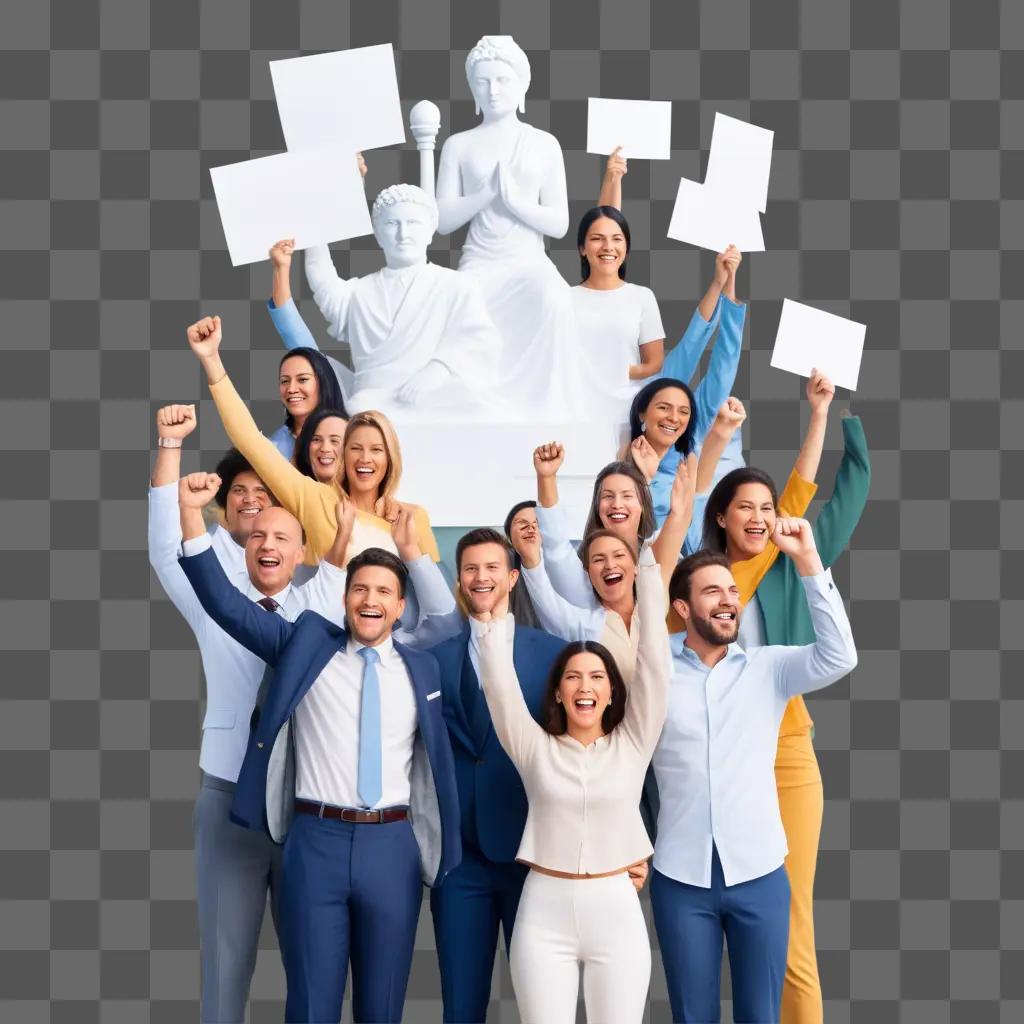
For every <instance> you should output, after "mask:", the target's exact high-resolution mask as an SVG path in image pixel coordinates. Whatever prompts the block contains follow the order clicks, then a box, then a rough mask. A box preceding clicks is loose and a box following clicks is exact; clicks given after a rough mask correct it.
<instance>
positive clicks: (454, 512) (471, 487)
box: [394, 411, 621, 529]
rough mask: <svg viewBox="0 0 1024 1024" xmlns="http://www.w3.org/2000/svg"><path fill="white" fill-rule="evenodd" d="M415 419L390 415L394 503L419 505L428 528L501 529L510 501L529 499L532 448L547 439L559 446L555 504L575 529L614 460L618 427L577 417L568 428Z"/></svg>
mask: <svg viewBox="0 0 1024 1024" xmlns="http://www.w3.org/2000/svg"><path fill="white" fill-rule="evenodd" d="M432 419H433V422H424V421H423V420H422V419H420V420H419V421H418V422H417V421H416V420H415V418H414V417H410V418H409V419H405V418H403V417H402V415H401V414H400V413H399V414H396V416H395V419H394V423H395V429H396V430H397V431H398V436H399V439H400V441H401V444H402V483H401V486H400V488H399V493H398V497H399V499H400V500H401V499H406V500H408V501H411V502H415V503H416V504H417V505H422V506H423V507H424V508H425V509H426V510H427V512H428V513H429V515H430V521H431V523H432V524H433V525H434V526H463V527H465V526H494V527H497V528H499V529H500V528H501V525H502V523H504V521H505V516H507V515H508V512H509V509H511V508H512V506H513V505H515V504H516V503H517V502H520V501H525V500H527V499H529V498H534V499H535V498H536V497H537V478H536V475H535V473H534V469H533V450H534V449H535V448H536V447H537V446H538V445H541V444H546V443H547V442H549V441H559V442H561V443H562V444H564V445H565V451H566V455H565V464H564V465H563V466H562V469H561V470H560V471H559V473H558V493H559V500H560V502H561V503H562V504H563V505H564V506H565V509H566V512H567V514H568V517H569V522H570V523H571V524H572V525H573V526H574V527H577V528H579V527H582V525H583V523H584V521H585V520H586V516H587V511H588V509H589V507H590V497H591V494H592V492H593V488H594V477H595V476H596V475H597V473H598V471H599V470H600V469H601V468H602V467H603V466H605V465H607V464H608V463H609V462H612V461H613V460H614V458H615V454H616V451H617V449H618V446H619V444H620V443H621V437H620V434H619V430H618V428H616V427H614V426H613V425H611V424H609V423H608V422H602V423H588V422H584V421H580V420H577V421H575V422H569V423H561V424H557V423H550V422H545V423H526V422H524V421H523V420H522V419H521V418H520V419H519V420H518V421H512V422H500V423H499V422H493V421H490V420H483V419H479V420H476V421H475V422H467V421H466V420H463V421H462V422H455V421H451V422H445V421H444V419H443V414H439V413H438V412H437V411H435V412H434V414H433V417H432Z"/></svg>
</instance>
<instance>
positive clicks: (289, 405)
mask: <svg viewBox="0 0 1024 1024" xmlns="http://www.w3.org/2000/svg"><path fill="white" fill-rule="evenodd" d="M277 385H278V391H279V394H280V396H281V404H282V405H283V406H284V411H285V421H284V423H282V424H281V426H280V427H278V428H277V430H275V431H274V433H273V434H271V435H270V440H271V441H273V442H274V444H275V445H276V446H277V449H278V451H280V452H281V454H282V455H284V456H285V458H289V459H290V458H291V457H292V454H293V450H294V447H295V443H296V439H297V438H298V436H299V434H300V433H301V431H302V428H303V426H304V425H305V423H306V420H307V419H308V418H309V417H310V416H311V415H312V414H313V413H314V412H315V411H316V410H318V409H334V410H336V415H340V416H341V417H342V418H343V419H347V417H348V414H347V413H346V412H345V400H344V398H343V397H342V394H341V388H340V387H339V386H338V379H337V377H336V375H335V373H334V371H333V370H332V369H331V365H330V363H329V362H328V361H327V358H326V357H325V356H324V355H323V354H322V353H320V352H318V351H317V350H316V349H314V348H295V349H292V351H290V352H287V353H285V355H284V356H283V357H282V358H281V364H280V367H279V369H278V382H277Z"/></svg>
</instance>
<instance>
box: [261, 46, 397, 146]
mask: <svg viewBox="0 0 1024 1024" xmlns="http://www.w3.org/2000/svg"><path fill="white" fill-rule="evenodd" d="M270 77H271V79H272V80H273V83H274V96H275V97H276V99H277V112H278V116H279V117H280V118H281V128H282V130H283V132H284V139H285V143H286V144H287V146H288V149H289V150H290V151H292V152H294V151H297V150H302V149H317V148H319V147H321V146H335V145H337V146H347V147H348V148H349V149H351V150H352V151H353V152H356V151H357V150H367V149H377V148H379V147H381V146H394V145H398V144H400V143H403V142H405V124H404V122H403V120H402V106H401V103H400V102H399V98H398V76H397V75H396V74H395V54H394V50H393V49H392V46H391V44H390V43H382V44H380V45H379V46H360V47H357V48H356V49H354V50H336V51H335V52H333V53H315V54H312V55H310V56H308V57H289V58H287V59H285V60H272V61H271V62H270Z"/></svg>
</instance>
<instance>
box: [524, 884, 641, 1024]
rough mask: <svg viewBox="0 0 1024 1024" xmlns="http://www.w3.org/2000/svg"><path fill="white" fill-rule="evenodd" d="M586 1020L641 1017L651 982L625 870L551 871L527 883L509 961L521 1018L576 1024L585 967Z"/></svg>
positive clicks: (623, 1022) (622, 1022) (599, 1022)
mask: <svg viewBox="0 0 1024 1024" xmlns="http://www.w3.org/2000/svg"><path fill="white" fill-rule="evenodd" d="M581 963H582V964H583V999H584V1002H585V1003H586V1007H587V1022H588V1024H640V1021H641V1020H642V1019H643V1014H644V1004H645V1002H646V999H647V989H648V987H649V986H650V982H651V944H650V940H649V938H648V936H647V925H646V924H645V922H644V915H643V911H642V910H641V909H640V897H639V895H638V894H637V891H636V890H635V889H634V888H633V883H632V882H631V881H630V880H629V876H628V875H627V874H626V872H623V873H622V874H621V875H612V876H610V877H608V878H585V879H572V878H552V877H551V876H550V875H543V874H541V873H540V872H538V871H531V872H530V874H529V875H527V877H526V884H525V885H524V886H523V895H522V898H521V899H520V901H519V912H518V913H517V914H516V923H515V929H514V930H513V932H512V952H511V957H510V961H509V964H510V967H511V969H512V984H513V986H514V987H515V991H516V1002H517V1003H518V1004H519V1015H520V1017H521V1019H522V1024H572V1022H573V1021H575V1019H576V999H577V996H578V993H579V982H580V969H579V965H580V964H581Z"/></svg>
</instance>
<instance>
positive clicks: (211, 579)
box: [178, 473, 294, 666]
mask: <svg viewBox="0 0 1024 1024" xmlns="http://www.w3.org/2000/svg"><path fill="white" fill-rule="evenodd" d="M219 486H220V477H219V476H217V474H216V473H192V474H191V475H190V476H187V477H183V478H182V479H181V481H180V482H179V484H178V504H179V510H180V514H181V536H182V550H183V552H184V556H183V557H182V558H181V559H179V564H180V566H181V569H182V571H183V572H184V574H185V576H186V577H187V578H188V581H189V583H190V584H191V585H192V589H193V590H194V591H195V593H196V597H198V598H199V602H200V604H201V605H202V606H203V608H204V610H205V611H206V614H207V615H209V616H210V618H211V619H213V621H214V622H216V623H217V625H218V626H220V628H221V629H223V630H224V632H225V633H227V634H228V636H230V637H233V638H234V639H235V640H237V641H238V642H239V643H240V644H241V645H242V646H243V647H245V648H246V649H247V650H250V651H252V653H253V654H255V655H256V657H257V658H260V659H261V660H263V661H265V662H266V663H267V664H268V665H271V666H273V665H276V664H277V661H278V658H279V657H280V656H281V652H282V651H283V650H284V647H285V645H286V644H287V643H288V640H289V638H290V637H291V635H292V631H293V630H294V626H293V625H292V624H291V623H290V622H288V621H287V619H285V618H283V617H282V616H280V615H276V614H273V613H271V612H268V611H267V610H266V609H264V608H261V607H260V606H259V605H258V604H256V602H255V601H250V600H249V598H247V597H245V596H244V595H243V594H242V593H241V592H240V591H239V590H237V589H236V588H235V587H233V586H232V585H231V583H230V582H229V580H228V578H227V576H225V575H224V569H223V568H222V567H221V564H220V562H219V561H217V556H216V554H214V551H213V548H212V547H211V546H210V538H209V535H208V534H207V533H206V530H205V527H204V524H203V515H202V509H203V507H204V506H205V505H207V504H208V503H209V502H210V501H211V500H212V499H213V496H214V495H215V494H216V493H217V488H218V487H219Z"/></svg>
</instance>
